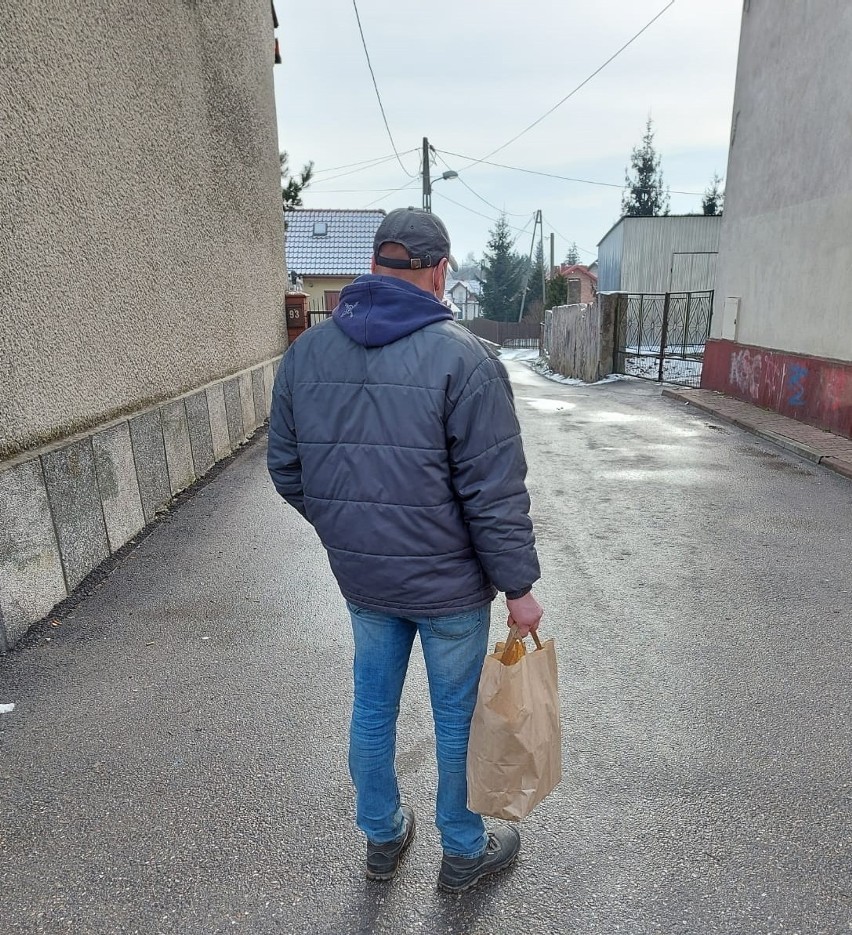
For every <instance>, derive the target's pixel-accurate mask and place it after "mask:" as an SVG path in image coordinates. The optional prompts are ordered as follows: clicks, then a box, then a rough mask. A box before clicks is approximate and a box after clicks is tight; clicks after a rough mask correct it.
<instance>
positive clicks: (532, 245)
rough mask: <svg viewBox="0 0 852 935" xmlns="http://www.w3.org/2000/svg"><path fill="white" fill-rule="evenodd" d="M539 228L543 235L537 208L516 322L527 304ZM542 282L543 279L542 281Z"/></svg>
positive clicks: (520, 317)
mask: <svg viewBox="0 0 852 935" xmlns="http://www.w3.org/2000/svg"><path fill="white" fill-rule="evenodd" d="M539 226H541V232H542V234H543V233H544V225H543V224H542V220H541V208H539V209H538V210H537V211H536V213H535V221H534V222H533V229H532V240H531V241H530V257H529V266H528V267H527V278H526V279H525V280H524V289H523V292H522V293H521V310H520V312H518V321H520V320H521V319H522V318H523V317H524V306H525V305H526V304H527V289H528V288H529V276H530V274H529V269H530V267H531V266H532V258H533V249H534V248H535V232H536V228H537V227H539ZM542 282H544V280H543V279H542Z"/></svg>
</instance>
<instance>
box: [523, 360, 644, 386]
mask: <svg viewBox="0 0 852 935" xmlns="http://www.w3.org/2000/svg"><path fill="white" fill-rule="evenodd" d="M526 360H527V361H529V362H528V364H527V366H529V367H530V368H531V369H532V370H534V371H535V372H536V373H537V374H539V375H540V376H542V377H545V378H546V379H548V380H552V381H553V382H554V383H561V384H563V385H564V386H601V385H602V384H604V383H617V382H618V381H619V380H628V379H630V378H629V377H626V376H625V375H624V374H623V373H611V374H610V375H609V376H607V377H604V378H603V379H602V380H597V381H596V382H595V383H586V381H585V380H580V379H578V378H577V377H564V376H563V375H562V374H561V373H556V372H555V371H554V370H551V369H550V365H549V364H548V363H547V359H546V358H545V357H539V356H538V355H537V354H536V357H535V359H534V360H533V359H532V358H526Z"/></svg>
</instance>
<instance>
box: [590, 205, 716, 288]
mask: <svg viewBox="0 0 852 935" xmlns="http://www.w3.org/2000/svg"><path fill="white" fill-rule="evenodd" d="M721 227H722V218H721V216H715V217H708V216H705V215H685V216H672V215H668V216H664V217H653V218H622V219H621V220H620V221H619V222H618V223H617V224H615V225H614V226H613V227H612V228H610V230H609V231H608V232H607V234H606V235H605V236H604V238H603V240H601V242H600V243H599V244H598V262H599V264H600V266H599V269H598V290H599V291H600V292H699V291H703V290H706V289H713V288H714V287H715V284H716V254H717V253H718V250H719V234H720V232H721Z"/></svg>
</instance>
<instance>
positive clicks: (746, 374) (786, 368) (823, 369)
mask: <svg viewBox="0 0 852 935" xmlns="http://www.w3.org/2000/svg"><path fill="white" fill-rule="evenodd" d="M701 386H702V388H703V389H710V390H719V391H720V392H722V393H727V394H728V395H729V396H736V397H737V399H743V400H745V401H746V402H749V403H754V404H755V405H757V406H762V407H763V408H764V409H774V410H775V411H776V412H780V413H781V414H782V415H785V416H790V417H791V418H793V419H799V420H800V421H801V422H808V423H810V424H811V425H818V426H819V427H820V428H824V429H828V430H829V431H831V432H836V433H837V434H839V435H845V436H848V437H850V438H852V362H845V361H841V360H829V359H828V358H825V357H808V356H804V355H799V354H787V353H785V352H783V351H772V350H768V349H767V348H765V347H755V346H752V345H748V344H737V343H736V342H735V341H721V340H710V341H708V342H707V347H706V349H705V351H704V369H703V371H702V373H701Z"/></svg>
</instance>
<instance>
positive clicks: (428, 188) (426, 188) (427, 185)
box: [423, 136, 432, 213]
mask: <svg viewBox="0 0 852 935" xmlns="http://www.w3.org/2000/svg"><path fill="white" fill-rule="evenodd" d="M423 210H424V211H429V212H430V213H431V211H432V180H431V179H430V178H429V140H428V139H427V138H426V137H425V136H424V137H423Z"/></svg>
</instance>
